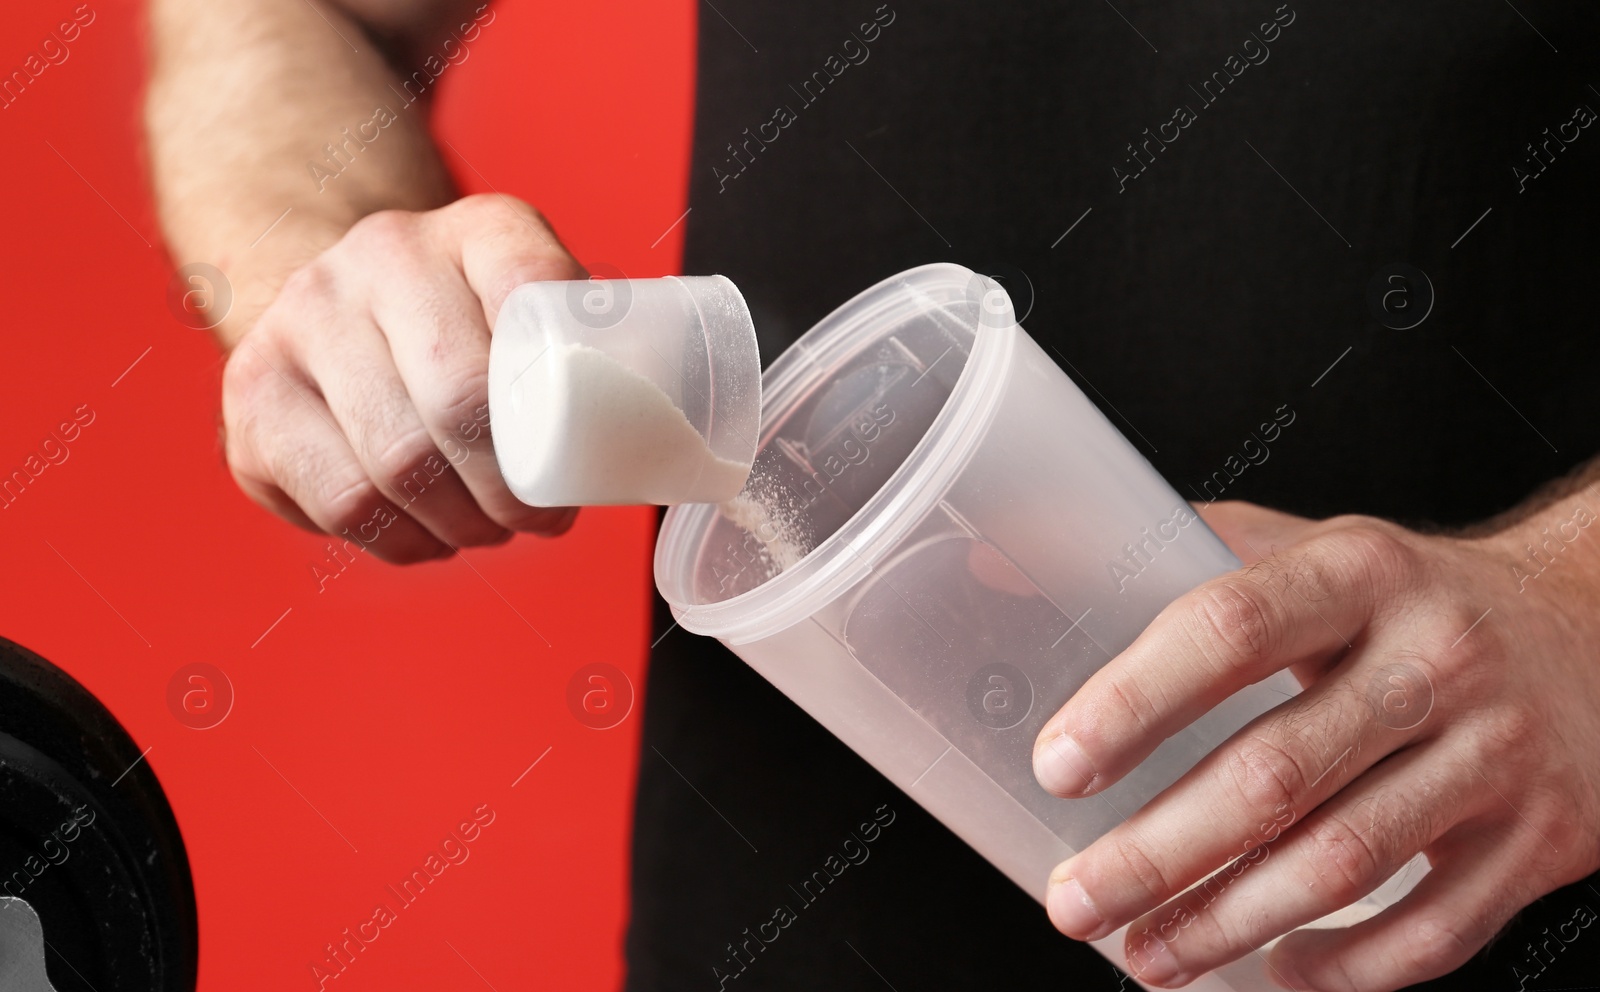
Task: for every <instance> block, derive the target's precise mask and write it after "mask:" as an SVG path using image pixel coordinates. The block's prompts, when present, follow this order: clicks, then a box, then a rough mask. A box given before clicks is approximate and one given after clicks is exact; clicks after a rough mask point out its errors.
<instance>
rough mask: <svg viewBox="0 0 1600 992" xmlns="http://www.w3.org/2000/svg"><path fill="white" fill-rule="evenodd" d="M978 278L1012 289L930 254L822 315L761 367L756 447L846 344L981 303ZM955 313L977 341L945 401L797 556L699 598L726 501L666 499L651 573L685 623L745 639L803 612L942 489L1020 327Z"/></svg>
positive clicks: (866, 563) (844, 583) (849, 577)
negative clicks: (710, 597) (748, 582)
mask: <svg viewBox="0 0 1600 992" xmlns="http://www.w3.org/2000/svg"><path fill="white" fill-rule="evenodd" d="M975 288H977V289H978V290H979V291H981V292H982V293H983V294H984V298H985V299H989V298H991V297H990V295H989V294H993V293H995V292H1000V293H1004V290H1003V288H1001V287H999V284H998V283H997V282H995V281H994V280H992V279H987V278H986V277H983V276H980V275H978V274H977V273H975V272H973V271H972V270H971V269H968V268H966V267H965V266H961V265H956V264H954V263H949V262H938V263H933V264H929V265H922V266H919V267H917V268H913V269H909V270H907V271H905V272H902V273H899V274H898V275H895V276H892V277H890V278H888V279H885V280H883V281H882V282H879V283H877V284H876V285H873V286H871V287H869V288H868V289H866V290H864V291H862V292H861V293H858V294H857V295H856V296H854V297H853V298H851V299H850V300H849V301H848V302H846V303H844V304H843V305H842V306H840V307H838V308H837V309H835V310H834V311H833V312H832V313H830V314H828V315H827V316H826V317H824V318H823V319H822V320H820V321H818V322H817V324H816V325H815V326H814V327H812V328H811V329H810V330H808V331H807V332H806V333H805V334H804V335H802V336H801V337H800V339H799V340H798V341H796V342H795V343H794V344H793V345H791V346H790V347H789V348H788V349H787V350H786V351H784V353H783V354H782V355H780V356H779V357H778V358H777V360H775V361H774V362H773V363H772V364H771V365H770V366H769V367H768V368H767V370H766V373H765V374H764V375H763V376H762V389H761V392H762V417H761V422H762V426H763V431H762V435H763V436H762V437H761V439H760V444H759V445H758V447H760V446H764V445H765V444H766V443H767V442H768V441H769V440H770V437H771V431H772V430H773V427H774V425H776V424H780V423H782V421H783V419H784V417H785V415H786V414H787V413H788V412H789V411H790V410H791V409H792V408H793V407H794V406H795V405H796V404H797V403H799V402H800V401H801V400H802V399H803V398H804V397H805V396H806V395H807V394H808V392H809V391H812V390H814V389H815V388H816V387H817V386H818V384H819V383H820V382H823V381H825V378H826V377H827V376H828V375H830V374H832V373H833V372H834V371H835V370H837V369H838V368H839V366H840V365H841V363H842V362H844V361H845V360H847V359H848V358H849V357H850V356H853V355H856V354H859V353H860V352H862V351H863V350H865V349H866V348H869V347H871V346H872V345H873V344H875V343H876V342H878V341H880V340H882V339H883V338H885V337H887V336H888V335H889V334H890V333H892V332H893V331H894V330H895V329H896V328H897V327H900V326H901V325H903V324H905V323H906V322H907V321H908V320H910V319H912V318H914V317H916V316H918V315H922V314H928V313H938V312H939V311H945V312H949V310H950V308H952V307H954V306H963V305H968V306H970V305H981V304H979V303H978V300H976V299H975V298H974V290H975ZM1006 313H1007V314H1009V313H1010V310H1009V306H1008V307H1007V308H1006ZM952 320H953V321H955V322H958V323H960V324H962V330H963V332H964V333H965V334H968V335H972V343H971V351H970V353H969V355H968V357H967V360H966V363H965V365H964V367H963V368H962V370H961V373H960V375H959V377H958V378H957V380H956V383H955V385H954V386H953V387H952V388H951V390H950V393H949V395H948V397H947V398H946V399H945V400H944V403H943V406H942V408H941V409H940V410H939V412H938V413H937V415H936V416H935V417H934V419H933V421H932V423H931V424H929V426H928V428H927V430H926V432H925V433H924V434H923V436H922V437H921V438H920V439H918V441H917V442H916V444H915V446H914V447H913V448H912V449H911V451H910V452H909V453H908V454H907V455H906V456H905V459H904V461H903V462H902V463H901V464H900V465H899V466H898V467H897V468H896V469H895V470H894V472H893V474H892V475H890V477H889V478H888V480H887V481H886V482H885V483H884V484H883V486H882V487H881V488H880V489H879V490H878V491H877V492H876V493H875V494H874V495H872V496H871V497H869V498H868V499H867V500H866V502H865V503H864V504H863V505H862V506H861V507H860V508H859V509H858V510H857V511H856V512H855V513H854V514H853V515H852V516H851V517H850V518H849V519H848V520H847V521H845V522H844V524H842V525H841V526H840V527H839V528H838V529H837V530H836V531H834V532H833V533H831V534H829V535H827V536H826V537H825V538H824V539H822V540H821V541H820V542H819V543H818V544H817V546H816V547H815V548H814V549H812V550H811V551H810V552H809V553H808V554H806V555H805V556H804V557H803V558H802V559H801V560H800V561H799V562H797V563H795V564H794V565H792V566H790V567H788V568H786V569H784V570H782V571H781V572H779V573H778V574H776V575H774V576H772V577H771V578H769V579H767V580H766V581H765V582H763V583H761V584H760V585H757V586H756V587H755V588H753V589H750V590H748V591H745V592H742V593H740V594H738V595H736V596H733V597H731V598H728V599H724V600H720V601H715V602H695V595H694V574H695V570H696V568H697V567H698V564H699V561H700V557H701V555H702V553H703V551H704V546H705V544H706V541H707V538H708V536H709V534H710V532H711V529H712V526H713V525H714V524H715V523H716V520H717V517H718V508H717V507H716V506H714V505H710V504H703V503H694V504H682V505H679V506H674V507H672V508H671V509H669V510H668V511H667V514H666V516H665V518H664V519H663V521H662V524H661V532H660V536H659V538H658V539H657V542H656V553H655V578H656V585H657V588H658V589H659V590H660V592H661V594H662V598H664V599H665V600H666V601H667V603H668V605H669V606H670V607H671V608H672V612H673V615H674V617H675V618H676V619H677V621H678V623H679V624H680V625H681V626H682V627H684V628H685V629H686V630H689V631H691V632H693V633H697V634H705V635H709V636H713V637H716V638H719V639H721V640H723V641H726V642H728V643H730V644H740V643H746V642H748V641H753V640H759V639H761V638H763V637H768V636H771V635H772V634H773V633H776V632H777V631H779V630H782V629H784V628H786V627H789V626H792V625H793V624H795V623H799V622H802V621H804V620H805V619H806V618H808V617H809V616H811V614H812V613H814V612H815V611H816V610H817V609H818V608H820V607H821V606H822V605H824V604H825V603H827V602H830V601H832V600H833V599H835V598H836V597H838V596H840V595H842V594H843V593H844V592H845V590H847V589H848V588H849V587H850V586H852V585H854V584H855V583H857V582H859V581H861V580H862V579H863V578H864V577H866V576H867V575H869V574H871V571H872V569H873V567H874V566H875V565H877V564H879V561H880V559H881V558H882V557H883V556H884V555H886V554H889V553H891V552H892V551H893V549H894V548H895V547H896V545H897V544H898V543H899V541H900V539H901V537H902V536H903V535H904V534H905V533H906V532H907V531H908V530H909V529H910V528H912V527H914V526H915V525H916V522H917V520H919V519H920V518H921V517H922V516H923V515H924V514H925V513H926V512H927V511H928V510H929V509H931V508H932V507H933V506H934V505H935V504H936V503H937V502H938V501H939V499H940V498H941V497H942V495H943V494H944V492H945V490H946V489H947V488H948V487H949V485H950V483H951V481H952V480H954V479H955V478H956V477H957V476H958V475H959V474H960V472H961V470H962V468H963V467H964V466H965V464H966V463H967V461H968V460H969V458H970V455H971V453H972V451H973V449H974V447H975V445H976V444H977V442H978V440H979V439H980V438H981V437H982V436H983V433H984V431H985V429H986V427H987V424H988V422H989V419H990V417H991V416H992V415H993V413H994V411H995V409H996V408H997V407H998V405H999V401H1000V397H1001V393H1002V391H1003V387H1004V384H1005V379H1006V375H1007V370H1008V369H1009V368H1010V365H1011V354H1012V351H1013V349H1014V346H1015V341H1016V335H1017V334H1019V333H1020V329H1019V328H1018V327H1017V326H1016V324H1015V323H1014V321H1013V320H1011V319H1007V320H1005V321H1001V322H994V321H989V320H979V319H977V318H976V317H965V316H962V317H957V316H956V315H952ZM974 327H976V331H975V332H974V329H973V328H974Z"/></svg>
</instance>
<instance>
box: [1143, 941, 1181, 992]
mask: <svg viewBox="0 0 1600 992" xmlns="http://www.w3.org/2000/svg"><path fill="white" fill-rule="evenodd" d="M1128 965H1129V966H1130V967H1131V968H1132V969H1133V974H1134V977H1135V978H1137V979H1139V981H1141V982H1149V983H1150V984H1151V985H1168V984H1171V985H1182V984H1183V983H1184V982H1185V981H1187V980H1188V979H1187V978H1186V977H1184V976H1183V975H1180V974H1179V973H1178V959H1177V958H1176V957H1174V956H1173V953H1172V948H1170V947H1168V946H1167V943H1166V941H1164V940H1160V939H1157V938H1151V939H1150V940H1149V941H1147V942H1146V943H1145V945H1144V946H1143V947H1141V948H1140V949H1139V950H1137V951H1135V952H1134V953H1132V954H1130V955H1128Z"/></svg>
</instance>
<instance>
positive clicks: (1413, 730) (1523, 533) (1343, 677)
mask: <svg viewBox="0 0 1600 992" xmlns="http://www.w3.org/2000/svg"><path fill="white" fill-rule="evenodd" d="M1592 491H1593V487H1591V489H1590V492H1591V493H1592ZM1595 508H1600V503H1597V502H1596V501H1595V500H1594V499H1593V498H1592V497H1591V496H1590V495H1584V496H1582V497H1581V498H1580V499H1576V500H1569V501H1567V502H1561V503H1555V504H1553V505H1551V506H1548V507H1546V508H1545V509H1544V510H1542V511H1541V512H1540V513H1539V514H1538V515H1537V516H1536V517H1533V518H1530V519H1527V520H1524V521H1523V522H1522V523H1520V524H1518V525H1516V526H1513V527H1510V528H1507V529H1505V530H1502V531H1500V532H1498V533H1495V534H1491V535H1489V536H1485V537H1478V538H1473V539H1465V538H1459V537H1444V536H1424V535H1422V534H1418V533H1414V532H1411V531H1408V530H1405V529H1403V528H1401V527H1398V526H1395V525H1392V524H1388V523H1385V522H1383V521H1379V520H1374V519H1369V518H1359V517H1339V518H1334V519H1331V520H1327V521H1323V522H1321V523H1316V522H1312V521H1308V520H1304V519H1301V518H1298V517H1292V516H1289V515H1287V514H1282V513H1277V512H1274V511H1271V510H1265V509H1262V508H1260V507H1256V506H1252V505H1250V504H1246V503H1219V504H1216V505H1214V506H1211V507H1209V508H1207V509H1206V510H1205V511H1204V515H1205V518H1206V520H1207V521H1208V522H1209V523H1210V524H1211V525H1212V526H1213V527H1214V528H1215V529H1216V530H1217V532H1218V533H1219V535H1221V536H1222V538H1223V539H1224V540H1225V541H1226V542H1227V543H1228V544H1229V545H1230V546H1231V547H1233V549H1234V550H1235V552H1236V553H1237V554H1238V555H1239V556H1240V558H1241V559H1242V560H1243V561H1245V562H1246V567H1245V568H1244V569H1242V570H1241V571H1238V572H1234V573H1232V574H1229V575H1226V576H1223V577H1221V578H1218V579H1216V580H1214V581H1212V582H1208V583H1206V584H1205V585H1203V586H1201V587H1200V588H1198V589H1196V590H1194V591H1193V592H1191V593H1189V594H1188V595H1186V596H1184V597H1182V598H1180V599H1179V600H1178V601H1176V602H1175V603H1173V604H1172V605H1170V606H1169V607H1167V609H1165V610H1164V611H1162V613H1161V614H1160V616H1158V617H1157V618H1156V619H1155V621H1154V622H1153V623H1152V624H1151V625H1150V626H1149V628H1148V629H1146V630H1145V632H1144V633H1143V634H1142V635H1140V637H1139V638H1138V640H1136V641H1135V642H1134V643H1133V644H1132V645H1131V646H1130V647H1129V648H1128V649H1127V650H1126V651H1124V652H1123V653H1122V654H1121V655H1119V656H1118V657H1117V658H1116V659H1114V660H1113V661H1111V662H1110V663H1109V664H1107V665H1106V666H1105V668H1104V669H1102V670H1101V671H1100V672H1099V673H1097V674H1096V675H1095V676H1094V677H1093V678H1091V679H1090V680H1089V681H1088V682H1087V683H1086V684H1085V685H1084V687H1083V688H1082V689H1081V690H1080V691H1079V692H1078V693H1077V695H1075V696H1074V697H1073V698H1072V699H1071V700H1070V701H1069V702H1068V703H1067V705H1066V706H1065V707H1063V708H1062V709H1061V711H1060V712H1059V713H1057V714H1056V715H1055V716H1054V717H1053V718H1052V719H1051V720H1050V721H1049V722H1048V723H1047V724H1046V725H1045V727H1044V729H1043V731H1042V732H1041V733H1040V736H1039V739H1038V742H1037V744H1036V745H1035V771H1036V774H1037V776H1038V778H1039V781H1040V783H1041V784H1042V785H1044V786H1045V787H1046V788H1047V789H1049V790H1050V791H1051V792H1053V793H1055V794H1057V795H1060V796H1067V797H1075V796H1088V795H1093V794H1095V793H1096V792H1098V791H1100V790H1102V789H1104V788H1106V787H1107V786H1109V785H1111V784H1112V783H1114V782H1116V781H1117V780H1118V779H1119V778H1120V777H1121V776H1123V775H1124V774H1126V773H1127V772H1128V771H1129V770H1130V769H1132V768H1133V767H1134V766H1135V765H1136V764H1138V763H1139V761H1140V760H1142V759H1143V758H1144V757H1145V756H1146V755H1148V754H1149V753H1150V752H1151V751H1152V750H1154V748H1155V747H1156V746H1157V745H1158V744H1159V743H1161V741H1162V740H1164V739H1165V738H1166V737H1168V736H1169V735H1171V734H1172V733H1174V732H1175V731H1177V730H1179V729H1181V728H1182V727H1184V726H1186V725H1187V724H1189V723H1190V722H1192V721H1193V720H1195V719H1196V718H1198V717H1199V716H1200V715H1201V714H1203V713H1205V712H1206V711H1207V710H1209V709H1210V708H1211V707H1212V706H1214V705H1216V704H1217V703H1218V702H1220V701H1221V700H1222V699H1224V698H1225V697H1227V696H1228V695H1230V694H1231V693H1233V692H1234V691H1236V690H1238V689H1240V688H1242V687H1244V686H1246V685H1249V684H1251V683H1254V682H1257V681H1260V680H1261V679H1264V678H1266V677H1267V676H1268V675H1270V674H1272V673H1273V672H1276V671H1278V670H1280V669H1285V668H1287V669H1289V670H1291V671H1292V672H1293V673H1294V674H1295V675H1296V676H1297V677H1298V678H1299V680H1300V682H1301V684H1302V685H1303V686H1305V691H1304V693H1302V694H1301V695H1300V696H1298V697H1296V698H1294V699H1293V700H1290V701H1288V702H1285V703H1284V704H1283V705H1281V706H1279V707H1277V708H1276V709H1274V710H1273V711H1272V712H1270V713H1267V714H1265V715H1264V716H1262V717H1260V718H1259V719H1257V720H1255V721H1254V722H1252V723H1251V724H1250V725H1248V726H1247V727H1245V728H1244V729H1243V730H1241V731H1240V732H1239V733H1238V734H1237V735H1236V736H1235V737H1233V738H1232V739H1231V740H1229V741H1228V742H1227V743H1226V744H1224V745H1223V746H1222V747H1220V748H1218V749H1217V750H1216V751H1215V752H1214V753H1212V754H1211V755H1209V756H1208V757H1207V758H1205V759H1204V760H1202V761H1201V762H1200V763H1199V764H1198V765H1196V766H1195V768H1194V769H1193V770H1191V771H1190V772H1189V773H1188V774H1187V775H1185V776H1184V777H1183V778H1182V779H1180V780H1179V781H1178V782H1177V783H1175V784H1174V785H1173V786H1172V787H1171V788H1170V789H1168V790H1167V791H1165V792H1164V793H1162V794H1161V795H1160V796H1158V797H1157V798H1156V799H1155V800H1153V801H1152V802H1151V803H1150V804H1149V805H1147V806H1146V807H1145V808H1144V809H1141V810H1139V811H1138V812H1137V813H1135V814H1134V815H1132V816H1130V817H1129V818H1128V820H1127V821H1126V822H1124V823H1123V824H1121V825H1120V826H1118V827H1117V828H1115V829H1114V830H1112V831H1110V832H1109V833H1108V834H1106V835H1105V836H1104V837H1102V838H1100V839H1099V840H1098V841H1096V842H1095V843H1094V844H1092V845H1091V846H1090V847H1088V848H1087V849H1085V850H1084V851H1082V852H1080V853H1079V854H1077V855H1076V856H1074V857H1072V858H1071V859H1069V860H1067V861H1065V862H1063V863H1062V864H1061V865H1060V866H1059V867H1057V869H1056V870H1055V872H1054V873H1052V876H1051V879H1050V890H1049V894H1048V898H1047V902H1048V907H1049V913H1050V918H1051V920H1052V922H1053V923H1054V924H1055V925H1056V927H1057V928H1058V929H1059V930H1061V931H1062V932H1063V933H1066V934H1068V935H1069V936H1072V937H1076V938H1079V939H1097V938H1100V937H1103V936H1105V935H1106V934H1109V933H1112V932H1114V931H1115V930H1116V929H1117V928H1119V927H1121V926H1122V925H1124V924H1131V926H1130V927H1129V930H1128V936H1127V952H1128V955H1129V960H1130V962H1131V965H1132V967H1133V969H1134V971H1135V974H1136V975H1137V977H1139V978H1140V979H1142V980H1144V981H1146V982H1148V983H1150V984H1152V985H1161V986H1177V985H1182V984H1184V983H1186V982H1187V981H1189V980H1191V979H1193V978H1195V977H1197V976H1199V975H1201V974H1203V973H1205V972H1206V971H1209V970H1211V969H1213V968H1216V967H1218V966H1220V965H1222V964H1224V963H1226V962H1228V961H1231V960H1233V959H1235V958H1239V957H1241V956H1243V955H1245V954H1247V953H1249V952H1250V950H1251V949H1252V948H1256V947H1260V946H1261V945H1262V944H1264V943H1266V942H1268V941H1270V940H1272V939H1273V938H1275V937H1278V936H1279V935H1281V934H1285V933H1288V932H1289V931H1291V930H1294V929H1295V928H1296V927H1300V926H1303V925H1305V924H1307V923H1310V922H1311V921H1313V920H1316V919H1318V918H1320V917H1322V916H1324V915H1326V914H1328V913H1330V912H1332V911H1334V910H1337V909H1340V908H1342V907H1344V906H1347V905H1349V904H1350V903H1352V902H1354V901H1356V900H1357V899H1359V898H1361V897H1362V896H1363V895H1365V894H1366V893H1368V892H1370V891H1371V890H1372V889H1374V888H1375V887H1376V886H1377V885H1378V884H1380V883H1381V882H1382V881H1384V880H1385V879H1386V878H1388V877H1389V876H1390V875H1392V874H1393V873H1394V872H1396V871H1397V870H1398V869H1400V868H1401V867H1402V866H1403V865H1405V864H1406V862H1408V861H1409V860H1411V858H1412V857H1413V856H1414V855H1416V854H1417V853H1418V852H1424V853H1425V854H1426V855H1427V858H1428V860H1429V862H1430V864H1431V865H1432V870H1431V871H1430V872H1429V873H1428V875H1427V876H1425V877H1424V878H1423V880H1422V882H1421V883H1420V884H1419V885H1418V886H1417V887H1416V888H1415V889H1414V890H1413V891H1412V892H1411V893H1410V894H1409V895H1407V896H1406V897H1405V898H1404V899H1402V900H1401V901H1400V902H1399V903H1397V904H1396V905H1395V906H1393V907H1391V908H1390V909H1388V910H1386V911H1384V912H1383V913H1381V914H1379V915H1378V916H1376V917H1374V918H1372V919H1370V920H1368V921H1365V922H1362V923H1359V924H1356V925H1354V926H1351V927H1348V928H1345V929H1331V930H1302V931H1300V932H1298V933H1294V934H1292V935H1291V936H1289V937H1287V938H1285V939H1284V940H1283V941H1281V942H1280V943H1279V944H1278V945H1277V946H1276V947H1275V948H1274V950H1273V951H1272V953H1271V955H1270V959H1269V964H1270V967H1269V969H1268V971H1267V974H1268V975H1269V976H1270V977H1272V978H1273V979H1275V980H1276V981H1278V982H1279V983H1280V984H1284V985H1287V986H1289V987H1291V988H1300V989H1325V990H1339V992H1357V990H1359V992H1377V990H1388V989H1395V988H1398V987H1400V986H1403V985H1407V984H1410V983H1413V982H1418V981H1422V980H1424V979H1428V978H1432V977H1435V976H1438V975H1442V974H1446V973H1448V972H1450V971H1452V970H1454V969H1455V968H1457V967H1458V966H1460V965H1461V964H1463V963H1464V962H1466V961H1467V959H1468V958H1470V957H1471V956H1472V955H1473V954H1474V953H1475V952H1476V951H1477V950H1478V949H1479V948H1480V947H1482V946H1483V945H1484V944H1485V943H1486V942H1487V941H1488V940H1489V939H1490V938H1491V937H1493V936H1494V935H1495V934H1496V932H1498V931H1499V930H1500V928H1501V927H1502V926H1503V925H1504V924H1505V923H1506V922H1507V921H1508V920H1509V919H1510V918H1511V916H1512V915H1513V914H1514V913H1516V912H1517V911H1518V910H1519V909H1521V908H1522V907H1523V906H1525V905H1527V904H1528V903H1529V902H1531V901H1533V900H1534V899H1537V898H1538V897H1540V896H1542V895H1544V894H1545V893H1547V892H1550V891H1551V890H1553V889H1555V888H1558V887H1560V886H1562V885H1565V884H1567V883H1570V882H1573V881H1576V880H1577V879H1580V878H1583V877H1584V876H1586V875H1587V874H1589V873H1590V872H1592V871H1594V870H1595V869H1596V867H1600V765H1597V762H1596V756H1597V755H1600V665H1597V663H1596V653H1597V649H1600V528H1595V529H1594V530H1590V529H1588V528H1589V525H1590V524H1591V523H1593V522H1594V521H1595V519H1596V517H1595V516H1594V514H1593V513H1591V512H1590V510H1591V509H1595ZM1530 546H1531V548H1532V549H1535V550H1537V555H1532V554H1530ZM1225 865H1228V866H1230V867H1229V868H1228V869H1226V870H1222V871H1219V869H1223V867H1224V866H1225ZM1201 882H1206V884H1205V885H1204V886H1203V887H1201V888H1193V890H1192V891H1191V889H1192V887H1195V886H1196V885H1197V884H1198V883H1201Z"/></svg>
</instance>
